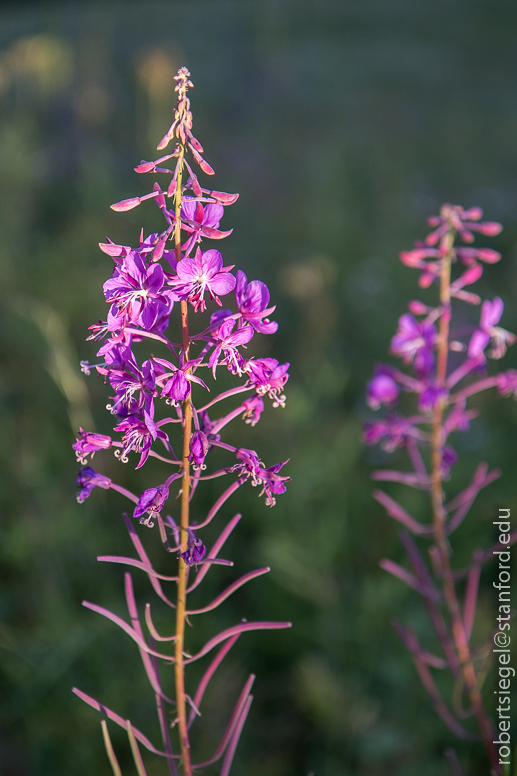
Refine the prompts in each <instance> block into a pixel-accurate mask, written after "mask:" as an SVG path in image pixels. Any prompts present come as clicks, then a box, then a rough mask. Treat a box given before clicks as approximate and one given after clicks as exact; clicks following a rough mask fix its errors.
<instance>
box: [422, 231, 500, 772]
mask: <svg viewBox="0 0 517 776" xmlns="http://www.w3.org/2000/svg"><path fill="white" fill-rule="evenodd" d="M454 237H455V231H454V229H453V227H452V226H451V228H450V229H449V232H448V233H447V235H445V237H444V239H443V243H442V246H441V247H442V250H443V258H442V261H441V270H440V304H441V310H442V313H441V316H440V323H439V333H438V358H437V374H436V382H437V385H438V386H439V387H443V386H445V382H446V375H447V356H448V350H449V323H450V317H451V304H450V300H451V296H450V284H451V259H452V247H453V243H454ZM445 404H446V400H445V399H442V400H440V401H439V402H438V403H437V406H436V408H435V410H434V416H433V428H432V455H431V460H432V472H431V499H432V504H433V524H434V536H435V542H436V546H437V548H438V551H439V554H440V560H441V566H442V570H443V596H444V599H445V602H446V605H447V608H448V610H449V614H450V617H451V626H452V637H453V641H454V646H455V649H456V653H457V655H458V660H459V663H460V666H461V670H462V673H463V676H464V678H465V684H466V687H467V690H468V694H469V697H470V701H471V703H472V707H473V709H474V710H475V713H476V717H477V720H478V724H479V728H480V731H481V736H482V738H483V742H484V744H485V747H486V749H487V752H488V756H489V759H490V764H491V766H492V769H493V772H494V773H496V774H501V773H502V771H501V768H500V766H499V763H498V755H497V751H496V748H495V746H494V744H493V738H494V735H493V731H492V728H491V725H490V721H489V719H488V716H487V714H486V711H485V709H484V706H483V701H482V698H481V692H480V688H479V682H478V678H477V676H476V672H475V669H474V665H473V662H472V657H471V654H470V648H469V643H468V638H467V634H466V632H465V631H466V629H465V624H464V622H463V617H462V613H461V608H460V604H459V601H458V596H457V592H456V586H455V581H454V574H453V571H452V568H451V561H450V547H449V542H448V540H447V529H446V514H447V513H446V510H445V506H444V493H443V487H442V481H443V473H442V456H443V444H444V439H445V433H444V428H443V413H444V408H445Z"/></svg>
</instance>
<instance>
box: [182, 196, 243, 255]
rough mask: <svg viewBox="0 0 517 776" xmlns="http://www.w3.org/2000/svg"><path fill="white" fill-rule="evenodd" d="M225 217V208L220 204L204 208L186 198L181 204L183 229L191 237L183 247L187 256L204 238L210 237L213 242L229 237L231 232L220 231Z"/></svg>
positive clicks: (193, 200)
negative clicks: (222, 219)
mask: <svg viewBox="0 0 517 776" xmlns="http://www.w3.org/2000/svg"><path fill="white" fill-rule="evenodd" d="M223 215H224V207H223V206H222V205H220V204H217V203H214V204H208V205H207V206H206V207H203V205H202V204H201V202H199V201H198V200H195V199H192V198H191V197H187V196H184V197H183V200H182V203H181V218H182V223H181V227H182V229H184V230H185V231H186V232H190V233H191V236H190V237H189V239H188V240H187V242H186V243H185V245H183V246H182V249H183V251H184V253H185V255H186V256H188V254H189V253H190V251H191V250H192V248H193V247H194V245H195V244H196V243H199V242H201V238H202V237H209V238H210V239H212V240H222V239H223V237H228V235H229V234H231V233H232V231H233V229H230V231H229V232H221V231H219V222H220V220H221V218H222V217H223Z"/></svg>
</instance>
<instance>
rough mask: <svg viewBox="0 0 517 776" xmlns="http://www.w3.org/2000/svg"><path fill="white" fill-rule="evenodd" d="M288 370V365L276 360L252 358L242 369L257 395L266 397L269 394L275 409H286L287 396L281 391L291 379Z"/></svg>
mask: <svg viewBox="0 0 517 776" xmlns="http://www.w3.org/2000/svg"><path fill="white" fill-rule="evenodd" d="M288 369H289V364H288V363H287V364H279V363H278V361H277V360H276V358H257V359H251V358H250V359H249V360H248V361H246V362H245V363H244V365H243V367H242V371H243V372H246V374H247V375H248V380H249V382H250V383H251V384H252V385H254V386H255V388H256V390H257V394H258V395H259V396H264V395H265V394H266V393H267V394H268V396H269V398H270V399H273V407H285V395H284V394H283V393H281V391H282V390H283V388H284V386H285V384H286V382H287V381H288V379H289V373H288V372H287V370H288Z"/></svg>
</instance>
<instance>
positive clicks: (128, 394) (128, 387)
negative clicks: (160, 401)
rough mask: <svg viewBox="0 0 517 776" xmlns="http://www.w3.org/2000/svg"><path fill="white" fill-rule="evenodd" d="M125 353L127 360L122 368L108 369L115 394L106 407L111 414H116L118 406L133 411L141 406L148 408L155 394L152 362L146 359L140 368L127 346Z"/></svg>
mask: <svg viewBox="0 0 517 776" xmlns="http://www.w3.org/2000/svg"><path fill="white" fill-rule="evenodd" d="M125 355H126V357H127V361H126V363H125V365H124V368H123V369H113V368H110V369H109V370H108V374H109V380H110V383H111V385H112V387H113V388H114V389H115V391H116V394H117V395H116V397H115V401H114V404H113V406H108V408H107V409H109V410H110V411H111V412H112V414H116V413H117V414H118V413H119V408H120V406H122V407H124V408H127V409H129V408H131V409H132V411H133V412H134V411H136V410H140V409H142V408H143V407H145V408H146V409H147V410H149V408H150V406H151V404H152V400H153V396H154V394H155V384H156V377H155V366H154V364H153V362H152V361H151V360H150V359H147V360H146V361H144V363H143V364H142V369H141V370H140V369H139V368H138V364H137V363H136V360H135V357H134V355H133V353H132V351H131V350H130V349H129V348H127V349H126V350H125Z"/></svg>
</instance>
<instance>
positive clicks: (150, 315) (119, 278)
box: [104, 251, 172, 330]
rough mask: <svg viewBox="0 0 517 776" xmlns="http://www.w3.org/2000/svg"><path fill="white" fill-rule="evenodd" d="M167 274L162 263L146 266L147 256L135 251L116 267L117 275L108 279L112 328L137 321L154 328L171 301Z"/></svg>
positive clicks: (105, 291)
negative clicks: (165, 285)
mask: <svg viewBox="0 0 517 776" xmlns="http://www.w3.org/2000/svg"><path fill="white" fill-rule="evenodd" d="M164 282H165V275H164V272H163V269H162V267H161V266H160V264H156V263H155V264H151V265H150V266H149V267H147V266H146V260H145V259H144V258H143V257H142V256H141V255H140V254H139V253H138V251H131V253H130V254H129V255H128V256H126V257H125V258H124V259H123V261H122V263H121V264H119V265H118V266H117V267H116V268H115V272H114V275H113V277H112V278H111V279H110V280H107V281H106V283H104V295H105V297H106V300H107V301H108V302H111V303H112V305H111V308H110V312H109V316H108V326H109V327H110V329H117V328H118V329H120V328H123V327H124V326H128V325H131V324H137V325H138V326H141V327H142V328H143V329H146V330H149V329H152V328H153V326H154V324H155V323H156V320H157V318H158V316H159V315H160V314H161V312H162V310H163V306H164V305H165V306H167V305H170V301H171V297H172V295H171V292H170V290H169V289H167V288H164V287H163V286H164Z"/></svg>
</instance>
